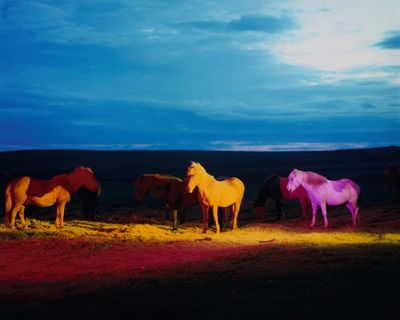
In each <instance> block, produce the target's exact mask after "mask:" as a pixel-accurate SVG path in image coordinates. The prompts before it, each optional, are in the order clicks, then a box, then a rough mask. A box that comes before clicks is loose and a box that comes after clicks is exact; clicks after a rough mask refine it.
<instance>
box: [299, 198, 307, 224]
mask: <svg viewBox="0 0 400 320" xmlns="http://www.w3.org/2000/svg"><path fill="white" fill-rule="evenodd" d="M299 202H300V206H301V215H302V218H303V220H304V219H305V218H306V216H307V198H302V197H300V198H299Z"/></svg>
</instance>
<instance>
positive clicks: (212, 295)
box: [0, 147, 400, 319]
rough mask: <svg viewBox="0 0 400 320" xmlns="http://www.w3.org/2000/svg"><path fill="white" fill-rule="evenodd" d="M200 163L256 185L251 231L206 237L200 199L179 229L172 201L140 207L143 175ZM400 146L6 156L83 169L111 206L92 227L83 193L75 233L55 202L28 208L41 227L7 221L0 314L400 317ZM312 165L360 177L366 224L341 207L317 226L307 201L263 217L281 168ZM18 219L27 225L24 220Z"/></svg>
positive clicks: (17, 170)
mask: <svg viewBox="0 0 400 320" xmlns="http://www.w3.org/2000/svg"><path fill="white" fill-rule="evenodd" d="M189 160H195V161H199V162H201V163H202V164H203V165H204V166H205V167H206V169H207V170H208V171H209V172H210V173H212V174H213V175H215V176H219V175H220V176H228V175H234V176H237V177H239V178H241V179H242V180H243V181H244V182H245V185H246V193H245V199H244V202H243V206H242V209H241V212H240V215H239V228H238V229H237V230H234V231H232V230H230V228H229V227H228V226H226V227H225V228H224V231H223V232H222V233H221V234H219V235H217V234H215V232H214V230H213V229H209V231H208V232H207V234H202V233H201V214H200V210H199V208H198V207H192V208H189V210H188V218H187V222H186V223H185V224H184V225H181V226H180V227H179V229H178V231H175V232H173V231H172V230H171V222H170V221H166V219H165V214H164V212H163V210H162V206H161V204H160V203H159V201H157V200H156V199H154V198H153V197H151V196H149V197H148V198H147V199H146V201H145V202H144V203H136V202H134V201H133V197H132V195H133V192H134V188H133V181H134V180H135V178H136V177H137V176H138V175H139V174H142V173H151V172H160V173H168V174H173V175H177V176H183V175H184V172H185V168H186V165H187V164H188V161H189ZM389 163H400V149H399V148H395V147H392V148H382V149H367V150H352V151H335V152H293V153H289V152H288V153H285V152H282V153H247V152H236V153H232V152H194V151H193V152H189V151H188V152H172V151H171V152H88V151H32V152H3V153H0V170H4V171H8V172H10V173H12V174H14V175H22V174H28V175H31V176H35V177H41V178H46V177H50V176H52V175H55V174H58V173H61V172H67V171H68V170H70V169H72V168H73V167H74V166H76V165H78V164H83V165H87V166H91V167H92V169H93V170H94V172H95V173H96V175H97V176H98V178H99V180H100V182H101V184H102V194H101V196H100V198H99V205H98V208H99V213H98V214H97V215H96V220H95V221H87V220H85V219H84V218H83V216H82V215H81V214H80V211H79V202H78V201H77V199H73V200H72V202H71V203H70V204H69V205H68V206H67V209H66V224H65V228H64V229H62V230H59V229H57V228H55V226H54V218H55V217H54V210H55V208H48V209H38V208H34V209H33V210H31V211H30V212H28V219H29V229H28V231H23V230H21V229H18V230H16V231H11V230H9V229H7V228H6V227H5V226H4V225H3V224H1V225H0V314H1V315H2V318H3V316H4V319H11V318H16V317H25V318H41V319H47V318H48V319H50V318H51V319H76V318H97V319H106V318H107V319H110V318H117V317H129V318H136V319H153V318H160V317H166V316H167V317H170V318H173V317H176V318H182V319H183V318H187V319H223V318H230V319H243V318H267V317H268V318H270V319H286V318H296V319H304V318H325V319H327V318H328V319H338V318H344V319H348V318H353V319H361V318H363V319H368V318H379V319H382V318H390V319H395V318H398V317H399V316H400V308H399V307H398V303H399V297H400V296H399V288H400V275H399V271H400V206H399V199H397V198H396V196H395V193H394V190H391V189H388V188H387V187H386V186H385V184H384V177H383V171H384V168H385V166H386V165H387V164H389ZM294 167H296V168H298V169H303V170H313V171H316V172H319V173H321V174H324V175H327V176H329V177H330V178H331V179H339V178H343V177H348V178H351V179H353V180H354V181H356V182H357V183H359V184H360V186H361V188H362V194H363V198H362V203H361V209H360V221H359V224H358V225H357V226H352V225H351V216H350V214H349V213H348V211H347V209H346V208H345V207H344V206H343V207H329V208H328V218H329V222H330V226H329V227H328V228H324V227H323V226H322V218H321V215H320V213H319V215H318V218H317V225H316V226H315V227H314V228H310V227H309V222H310V217H307V218H306V219H305V220H303V219H302V218H301V217H300V211H301V209H300V207H299V205H298V203H297V202H295V201H292V202H287V203H285V205H284V210H285V212H286V215H287V219H286V220H285V221H276V220H275V216H276V211H275V206H274V204H273V203H272V202H271V201H267V203H266V208H267V214H266V216H265V217H264V218H262V219H261V220H260V219H258V218H257V217H256V214H255V212H254V211H253V208H252V203H253V201H254V199H255V197H256V194H257V191H258V189H259V188H260V187H261V185H262V182H263V180H264V179H265V178H266V177H267V176H268V175H269V174H271V173H273V172H275V173H278V174H281V175H287V174H288V173H289V172H290V170H291V169H292V168H294ZM18 226H20V225H19V224H18Z"/></svg>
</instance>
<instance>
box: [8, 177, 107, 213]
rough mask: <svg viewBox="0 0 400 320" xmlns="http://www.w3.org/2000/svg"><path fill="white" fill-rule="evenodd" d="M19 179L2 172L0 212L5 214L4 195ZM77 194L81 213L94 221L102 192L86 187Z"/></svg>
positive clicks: (27, 210)
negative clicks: (10, 184) (9, 186)
mask: <svg viewBox="0 0 400 320" xmlns="http://www.w3.org/2000/svg"><path fill="white" fill-rule="evenodd" d="M17 177H18V176H13V175H11V174H9V173H8V172H3V171H2V172H0V207H1V209H0V212H3V213H4V194H5V191H6V188H7V186H8V184H9V183H10V182H11V181H12V180H14V179H16V178H17ZM77 193H78V196H79V199H80V202H81V213H82V214H83V215H84V217H85V219H88V220H94V219H95V214H96V213H98V211H97V209H96V207H97V198H98V196H99V194H100V191H99V192H93V191H91V190H89V189H87V188H86V187H81V188H80V189H79V190H78V192H77ZM29 207H30V206H27V208H26V211H25V213H28V212H29Z"/></svg>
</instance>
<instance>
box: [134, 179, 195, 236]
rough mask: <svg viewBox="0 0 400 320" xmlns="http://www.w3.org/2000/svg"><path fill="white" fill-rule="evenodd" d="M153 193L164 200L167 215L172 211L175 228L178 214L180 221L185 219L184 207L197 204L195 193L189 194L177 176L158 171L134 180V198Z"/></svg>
mask: <svg viewBox="0 0 400 320" xmlns="http://www.w3.org/2000/svg"><path fill="white" fill-rule="evenodd" d="M149 192H152V193H154V194H155V195H156V196H157V197H158V198H159V199H161V200H162V201H163V202H164V206H165V209H166V211H167V217H169V213H170V212H172V218H173V224H172V229H173V230H176V229H177V225H178V215H179V218H180V222H181V223H183V222H184V220H185V212H184V209H185V208H186V207H188V206H190V205H194V204H197V203H198V202H197V196H196V194H190V193H188V192H186V190H185V182H184V181H183V180H182V179H180V178H177V177H174V176H170V175H164V174H159V173H149V174H143V175H141V176H140V177H138V178H137V179H136V181H135V199H136V201H143V199H144V197H145V196H146V194H148V193H149Z"/></svg>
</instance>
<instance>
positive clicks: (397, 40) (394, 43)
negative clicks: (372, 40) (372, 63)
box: [377, 30, 400, 49]
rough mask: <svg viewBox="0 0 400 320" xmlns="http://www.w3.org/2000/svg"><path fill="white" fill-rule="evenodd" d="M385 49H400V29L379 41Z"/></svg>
mask: <svg viewBox="0 0 400 320" xmlns="http://www.w3.org/2000/svg"><path fill="white" fill-rule="evenodd" d="M377 46H378V47H380V48H383V49H400V30H397V31H393V32H390V34H389V36H388V37H386V38H385V39H384V40H383V41H381V42H379V43H377Z"/></svg>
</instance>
